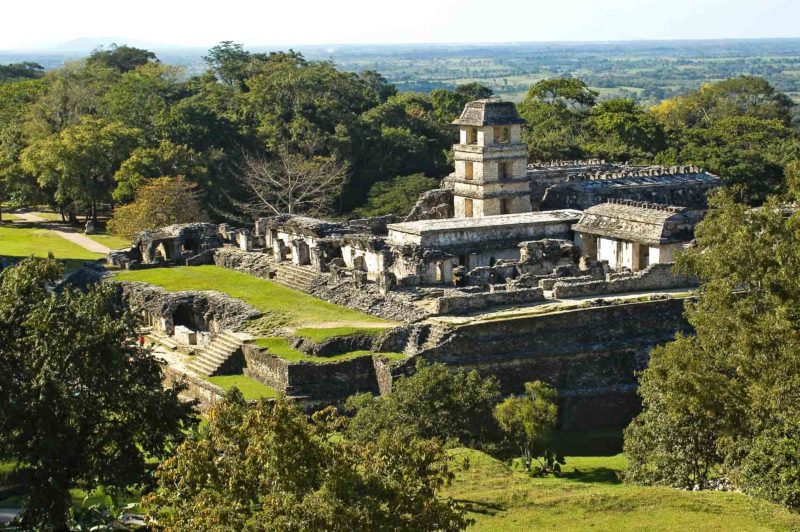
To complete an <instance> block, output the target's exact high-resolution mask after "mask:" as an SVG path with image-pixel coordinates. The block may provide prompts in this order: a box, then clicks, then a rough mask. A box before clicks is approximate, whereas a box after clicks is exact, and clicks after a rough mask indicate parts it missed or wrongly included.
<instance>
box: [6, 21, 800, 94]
mask: <svg viewBox="0 0 800 532" xmlns="http://www.w3.org/2000/svg"><path fill="white" fill-rule="evenodd" d="M114 42H116V43H117V44H130V45H132V46H138V47H141V48H147V49H149V50H152V51H154V52H155V53H156V54H157V55H158V56H159V58H160V59H161V60H162V61H164V62H165V63H169V64H175V65H179V66H182V67H184V68H185V69H186V72H187V75H192V74H197V73H199V72H202V71H203V69H204V68H205V63H204V62H203V59H202V56H203V55H204V54H205V52H206V50H205V49H202V48H188V47H187V48H177V47H174V46H167V45H161V44H158V43H146V42H138V41H132V40H126V39H121V38H112V37H106V38H84V39H77V40H74V41H69V42H67V43H63V44H61V45H58V46H56V47H53V48H52V49H49V50H46V51H34V50H15V51H0V63H10V62H18V61H34V62H37V63H39V64H41V65H42V66H44V67H45V68H56V67H59V66H61V65H63V64H64V62H65V61H70V60H74V59H79V58H81V57H84V56H86V55H88V54H89V53H90V52H91V51H92V50H94V49H96V48H97V47H98V46H108V45H110V44H111V43H114ZM289 48H290V46H285V47H274V46H273V47H264V46H256V47H250V48H249V49H250V50H252V51H257V52H266V51H276V50H287V49H289ZM293 48H294V49H296V50H298V51H300V52H302V53H303V54H304V55H305V56H306V57H307V58H309V59H315V60H332V61H334V62H335V63H336V64H337V66H338V67H339V68H342V69H345V70H350V71H356V72H357V71H361V70H366V69H369V70H376V71H378V72H380V73H381V74H383V75H384V76H385V77H386V78H388V79H389V80H390V81H391V82H392V83H394V84H396V85H397V86H398V88H400V89H401V90H406V91H421V92H428V91H430V90H433V89H435V88H440V87H444V88H452V87H455V86H456V85H458V84H460V83H466V82H470V81H478V82H480V83H483V84H485V85H488V86H489V87H491V88H492V89H493V90H494V91H495V92H496V93H497V94H500V95H502V96H505V97H507V98H510V99H513V100H519V99H521V98H522V97H523V96H524V94H525V92H526V91H527V89H528V87H530V85H532V84H533V83H535V82H536V81H538V80H540V79H543V78H548V77H555V76H573V77H579V78H581V79H583V80H584V81H586V82H587V83H588V84H589V85H591V86H592V87H593V88H594V89H595V90H597V91H598V92H600V93H601V97H629V98H633V99H636V100H639V101H641V102H644V103H655V102H657V101H659V100H661V99H663V98H667V97H670V96H672V95H675V94H679V93H682V92H685V91H687V90H690V89H694V88H697V87H699V86H700V85H701V84H702V83H706V82H710V81H715V80H719V79H724V78H729V77H733V76H737V75H742V74H747V75H756V76H763V77H765V78H766V79H768V80H769V81H770V83H772V84H773V85H774V86H775V87H776V88H778V89H779V90H781V91H783V92H786V93H787V94H789V95H790V96H791V97H793V98H794V99H795V100H797V101H800V39H751V40H697V41H624V42H597V43H585V42H584V43H570V42H550V43H499V44H480V43H478V44H458V43H454V44H413V45H408V44H404V45H318V46H294V47H293Z"/></svg>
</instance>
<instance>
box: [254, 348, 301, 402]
mask: <svg viewBox="0 0 800 532" xmlns="http://www.w3.org/2000/svg"><path fill="white" fill-rule="evenodd" d="M242 350H243V351H244V360H245V367H244V374H245V375H247V376H248V377H252V378H253V379H255V380H257V381H259V382H262V383H264V384H266V385H267V386H271V387H273V388H275V389H276V390H278V391H279V392H281V393H285V394H287V395H291V392H292V390H290V389H289V366H290V363H289V362H287V361H286V360H283V359H282V358H279V357H276V356H272V355H270V354H268V353H267V352H266V351H265V350H264V349H262V348H260V347H258V346H256V345H252V344H245V345H244V346H243V349H242Z"/></svg>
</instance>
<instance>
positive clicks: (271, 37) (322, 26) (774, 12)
mask: <svg viewBox="0 0 800 532" xmlns="http://www.w3.org/2000/svg"><path fill="white" fill-rule="evenodd" d="M248 4H249V3H248V2H247V1H246V0H229V1H228V2H227V3H225V4H224V5H223V6H220V4H218V3H215V2H211V1H210V0H196V1H194V2H186V1H184V0H180V1H173V2H163V1H159V2H157V1H156V0H140V2H138V3H137V4H136V5H135V7H134V8H133V9H131V10H128V11H126V12H125V15H124V16H120V15H119V14H118V13H117V12H115V10H113V9H109V7H108V5H109V4H108V3H105V2H100V1H99V0H76V1H74V2H70V3H64V2H58V1H56V0H44V1H42V2H36V3H14V4H12V5H9V6H4V8H3V10H4V14H5V17H4V18H6V20H7V21H9V22H13V21H26V20H35V21H36V23H35V24H32V25H31V24H13V23H12V24H8V25H7V26H6V27H5V28H4V31H3V32H2V34H0V50H15V51H53V50H64V49H65V48H64V46H69V45H70V44H71V43H72V44H75V43H78V44H79V43H80V42H81V41H83V42H90V43H91V42H96V43H98V44H99V43H100V42H102V43H103V44H109V41H112V42H117V43H128V44H133V45H136V44H139V45H150V46H156V47H159V48H208V47H209V46H213V45H214V44H216V43H218V42H220V41H223V40H232V41H236V42H241V43H243V44H244V45H245V46H247V47H251V48H252V47H261V48H271V47H283V48H285V47H291V46H307V47H311V46H345V45H356V46H383V45H395V46H401V45H414V44H419V45H461V46H464V45H472V44H476V45H492V44H516V43H521V44H538V43H542V44H546V43H561V44H567V43H576V44H579V43H604V42H632V41H685V40H700V41H704V40H710V41H717V40H749V39H759V40H761V39H793V38H798V37H800V31H798V29H797V27H796V24H795V21H796V20H798V18H800V2H794V1H793V0H763V1H760V2H752V1H751V0H694V1H692V0H674V1H673V2H671V3H670V4H669V5H667V6H665V5H664V3H663V2H659V1H655V0H636V1H631V0H607V2H606V3H605V4H604V5H603V7H602V8H598V7H597V6H596V4H594V3H593V2H591V1H590V0H563V1H561V2H559V3H558V4H552V3H549V2H542V1H538V0H536V1H526V0H508V1H507V2H506V3H505V4H504V5H503V7H502V8H500V7H492V6H487V5H486V4H485V3H483V2H477V1H475V0H460V1H458V0H437V1H430V0H427V1H426V0H407V1H406V2H404V3H403V5H402V6H401V9H394V10H390V9H386V8H385V7H384V6H382V5H381V4H379V3H377V2H372V1H367V0H342V1H341V2H339V3H336V4H333V3H330V2H323V1H322V0H306V1H305V2H295V3H290V4H285V3H281V4H270V5H265V4H262V5H255V6H254V5H248ZM43 12H44V13H47V16H46V17H41V16H40V14H41V13H43ZM82 49H84V48H76V50H82Z"/></svg>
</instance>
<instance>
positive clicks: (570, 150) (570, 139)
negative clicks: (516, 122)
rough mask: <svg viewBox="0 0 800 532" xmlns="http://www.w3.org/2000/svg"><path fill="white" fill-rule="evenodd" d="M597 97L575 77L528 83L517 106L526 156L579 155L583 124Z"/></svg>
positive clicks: (581, 150)
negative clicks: (522, 126)
mask: <svg viewBox="0 0 800 532" xmlns="http://www.w3.org/2000/svg"><path fill="white" fill-rule="evenodd" d="M596 100H597V92H595V91H593V90H591V89H589V87H587V86H586V84H585V83H584V82H582V81H581V80H579V79H575V78H553V79H546V80H542V81H539V82H537V83H535V84H534V85H533V86H531V88H530V89H529V90H528V93H527V94H526V95H525V98H524V99H523V100H522V102H520V103H519V105H518V108H519V113H520V116H521V117H522V118H523V119H525V122H526V126H525V127H524V128H523V135H522V136H523V140H524V141H525V142H526V143H527V144H528V156H529V158H530V159H532V160H543V161H549V160H554V159H576V158H580V157H582V156H583V155H584V151H583V148H582V145H581V144H582V141H581V132H582V124H583V121H584V120H585V118H586V114H587V113H588V110H589V109H590V108H591V107H592V106H594V104H595V103H596Z"/></svg>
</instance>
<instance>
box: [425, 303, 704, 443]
mask: <svg viewBox="0 0 800 532" xmlns="http://www.w3.org/2000/svg"><path fill="white" fill-rule="evenodd" d="M683 303H684V301H683V300H682V299H663V300H655V301H645V302H634V303H627V304H620V305H609V306H599V307H588V308H581V309H576V310H570V311H562V312H554V313H550V314H544V315H537V316H529V317H520V318H514V319H506V320H490V321H485V322H482V323H475V324H470V325H464V326H460V327H457V328H456V329H455V330H454V332H453V333H452V334H451V336H450V337H449V338H448V339H447V340H446V341H445V342H444V343H443V344H442V345H441V346H440V347H437V348H434V349H431V350H429V351H426V352H423V353H422V354H421V355H419V356H423V357H425V358H426V359H428V360H431V361H437V362H444V363H446V364H449V365H451V366H453V367H456V368H459V369H473V368H475V369H478V370H479V371H480V372H481V373H483V374H485V375H495V376H496V377H497V378H498V379H499V381H500V385H501V388H502V391H503V392H504V393H520V392H522V391H523V387H524V383H525V382H527V381H531V380H542V381H545V382H548V383H549V384H551V385H553V386H555V388H556V389H557V390H558V392H559V396H560V402H561V406H560V414H559V415H560V423H561V426H562V427H563V428H565V429H567V430H588V429H596V428H606V427H621V426H625V425H627V423H628V422H630V420H631V419H632V418H633V416H634V415H636V413H637V412H638V411H639V409H640V402H639V398H638V396H637V395H636V388H637V385H638V384H637V380H636V376H635V372H636V371H639V370H642V369H644V368H645V367H646V365H647V361H648V359H649V353H650V350H651V349H652V348H653V347H654V346H656V345H659V344H664V343H666V342H668V341H669V340H671V339H672V338H673V337H674V335H675V333H676V332H678V331H684V332H689V330H690V326H689V324H688V323H687V322H686V320H685V319H684V317H683Z"/></svg>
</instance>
